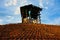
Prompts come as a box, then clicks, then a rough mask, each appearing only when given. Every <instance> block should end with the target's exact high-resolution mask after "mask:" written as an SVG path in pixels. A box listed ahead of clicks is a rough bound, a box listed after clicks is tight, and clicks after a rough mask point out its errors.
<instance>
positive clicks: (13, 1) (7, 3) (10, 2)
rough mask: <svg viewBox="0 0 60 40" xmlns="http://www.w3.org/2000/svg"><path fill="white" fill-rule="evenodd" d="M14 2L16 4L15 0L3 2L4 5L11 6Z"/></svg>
mask: <svg viewBox="0 0 60 40" xmlns="http://www.w3.org/2000/svg"><path fill="white" fill-rule="evenodd" d="M16 4H17V0H9V1H7V2H6V3H5V6H11V5H16Z"/></svg>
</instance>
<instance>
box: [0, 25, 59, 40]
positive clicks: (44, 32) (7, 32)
mask: <svg viewBox="0 0 60 40" xmlns="http://www.w3.org/2000/svg"><path fill="white" fill-rule="evenodd" d="M0 40H60V26H58V25H46V24H7V25H0Z"/></svg>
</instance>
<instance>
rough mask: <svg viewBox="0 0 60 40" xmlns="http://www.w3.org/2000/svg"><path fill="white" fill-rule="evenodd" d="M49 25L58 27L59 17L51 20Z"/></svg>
mask: <svg viewBox="0 0 60 40" xmlns="http://www.w3.org/2000/svg"><path fill="white" fill-rule="evenodd" d="M50 24H57V25H60V17H58V18H55V19H54V20H51V22H50Z"/></svg>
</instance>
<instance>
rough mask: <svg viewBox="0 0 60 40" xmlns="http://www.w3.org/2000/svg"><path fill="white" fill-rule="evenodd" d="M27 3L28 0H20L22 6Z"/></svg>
mask: <svg viewBox="0 0 60 40" xmlns="http://www.w3.org/2000/svg"><path fill="white" fill-rule="evenodd" d="M27 4H28V2H27V0H20V6H24V5H27Z"/></svg>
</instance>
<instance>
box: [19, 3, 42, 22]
mask: <svg viewBox="0 0 60 40" xmlns="http://www.w3.org/2000/svg"><path fill="white" fill-rule="evenodd" d="M20 10H21V17H22V23H41V19H40V15H41V14H40V11H42V8H39V7H37V6H34V5H32V4H30V5H26V6H22V7H20Z"/></svg>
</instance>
